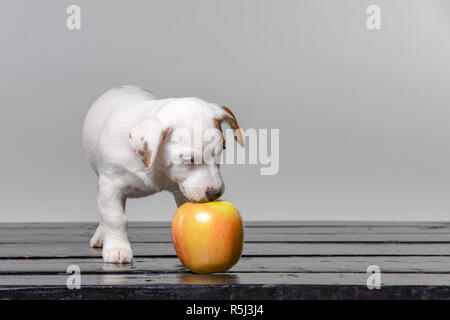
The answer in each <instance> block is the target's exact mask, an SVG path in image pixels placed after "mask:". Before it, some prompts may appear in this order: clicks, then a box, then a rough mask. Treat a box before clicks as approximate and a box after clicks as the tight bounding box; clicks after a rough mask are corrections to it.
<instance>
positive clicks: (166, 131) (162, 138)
mask: <svg viewBox="0 0 450 320" xmlns="http://www.w3.org/2000/svg"><path fill="white" fill-rule="evenodd" d="M170 131H172V129H171V128H167V129H165V130H163V132H161V142H163V141H166V139H167V137H168V136H169V133H170Z"/></svg>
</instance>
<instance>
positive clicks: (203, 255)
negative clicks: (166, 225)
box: [172, 201, 244, 273]
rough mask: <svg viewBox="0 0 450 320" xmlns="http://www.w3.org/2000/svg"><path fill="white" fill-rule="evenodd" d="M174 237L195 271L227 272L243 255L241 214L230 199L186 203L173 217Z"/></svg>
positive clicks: (187, 264)
mask: <svg viewBox="0 0 450 320" xmlns="http://www.w3.org/2000/svg"><path fill="white" fill-rule="evenodd" d="M172 239H173V244H174V247H175V251H176V252H177V255H178V258H180V260H181V262H182V263H183V265H184V266H185V267H186V268H188V269H190V270H191V271H193V272H195V273H212V272H225V271H227V270H228V269H230V268H231V267H232V266H234V265H235V264H236V263H237V262H238V261H239V258H240V257H241V254H242V247H243V242H244V228H243V224H242V219H241V215H240V213H239V210H238V209H237V208H236V207H235V206H234V205H233V204H232V203H231V202H229V201H212V202H203V203H192V202H188V203H185V204H183V205H182V206H180V207H179V208H178V210H177V211H176V212H175V216H174V217H173V220H172Z"/></svg>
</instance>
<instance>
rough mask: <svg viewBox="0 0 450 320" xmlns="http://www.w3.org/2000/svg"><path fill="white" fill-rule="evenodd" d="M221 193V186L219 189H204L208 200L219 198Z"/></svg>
mask: <svg viewBox="0 0 450 320" xmlns="http://www.w3.org/2000/svg"><path fill="white" fill-rule="evenodd" d="M222 194H223V188H220V189H215V188H208V189H206V197H207V198H208V200H209V201H213V200H216V199H219V198H220V196H221V195H222Z"/></svg>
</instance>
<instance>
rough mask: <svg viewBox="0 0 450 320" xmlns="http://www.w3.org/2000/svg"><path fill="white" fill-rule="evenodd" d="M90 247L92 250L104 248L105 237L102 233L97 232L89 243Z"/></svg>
mask: <svg viewBox="0 0 450 320" xmlns="http://www.w3.org/2000/svg"><path fill="white" fill-rule="evenodd" d="M89 245H90V246H91V247H92V248H101V247H103V235H102V233H101V232H98V231H96V232H95V234H94V235H93V236H92V238H91V241H89Z"/></svg>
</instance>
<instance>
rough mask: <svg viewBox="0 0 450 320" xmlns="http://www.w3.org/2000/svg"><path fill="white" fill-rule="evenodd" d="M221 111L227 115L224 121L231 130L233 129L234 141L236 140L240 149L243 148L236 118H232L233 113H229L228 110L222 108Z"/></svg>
mask: <svg viewBox="0 0 450 320" xmlns="http://www.w3.org/2000/svg"><path fill="white" fill-rule="evenodd" d="M222 109H223V110H225V112H226V113H227V114H226V115H225V120H226V121H227V122H228V123H229V124H230V127H231V129H233V133H234V140H236V141H237V143H239V144H240V145H241V147H243V146H244V139H242V134H241V129H240V128H239V125H238V123H237V120H236V117H235V116H234V114H233V112H231V110H230V108H228V107H225V106H222Z"/></svg>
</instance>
